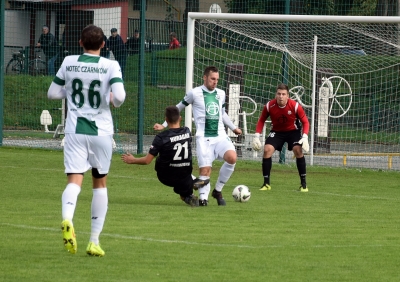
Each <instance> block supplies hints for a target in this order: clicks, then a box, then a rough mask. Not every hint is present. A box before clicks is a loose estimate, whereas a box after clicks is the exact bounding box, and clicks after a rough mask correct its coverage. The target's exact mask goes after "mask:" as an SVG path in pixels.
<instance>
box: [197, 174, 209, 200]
mask: <svg viewBox="0 0 400 282" xmlns="http://www.w3.org/2000/svg"><path fill="white" fill-rule="evenodd" d="M199 179H201V180H206V179H210V177H208V176H204V175H200V176H199ZM210 190H211V185H210V183H208V184H207V185H204V186H203V187H201V188H199V199H200V200H208V195H209V194H210Z"/></svg>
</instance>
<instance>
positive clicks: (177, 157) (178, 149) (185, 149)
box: [174, 141, 189, 161]
mask: <svg viewBox="0 0 400 282" xmlns="http://www.w3.org/2000/svg"><path fill="white" fill-rule="evenodd" d="M182 148H183V159H187V158H188V157H189V152H188V142H187V141H186V142H185V143H184V144H183V145H182V144H181V143H176V144H175V146H174V150H176V153H175V156H174V161H180V160H182V157H181V152H182Z"/></svg>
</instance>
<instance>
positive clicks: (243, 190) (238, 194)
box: [232, 185, 251, 202]
mask: <svg viewBox="0 0 400 282" xmlns="http://www.w3.org/2000/svg"><path fill="white" fill-rule="evenodd" d="M250 196H251V192H250V189H249V187H247V186H246V185H238V186H236V187H235V188H234V189H233V192H232V197H233V199H234V200H235V202H247V201H248V200H250Z"/></svg>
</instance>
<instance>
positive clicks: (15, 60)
mask: <svg viewBox="0 0 400 282" xmlns="http://www.w3.org/2000/svg"><path fill="white" fill-rule="evenodd" d="M40 51H41V50H40V48H35V59H33V60H30V61H29V62H28V68H27V69H25V50H19V51H18V52H14V53H13V55H12V58H11V60H10V61H9V62H8V64H7V67H6V74H8V75H19V74H23V73H25V72H26V73H28V74H30V75H32V76H39V75H41V76H44V75H46V74H47V64H46V62H45V61H44V60H42V59H41V57H40V55H38V53H39V52H40Z"/></svg>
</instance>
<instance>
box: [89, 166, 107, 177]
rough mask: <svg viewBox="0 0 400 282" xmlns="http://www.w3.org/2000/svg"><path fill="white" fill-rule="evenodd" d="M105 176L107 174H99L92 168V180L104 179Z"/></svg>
mask: <svg viewBox="0 0 400 282" xmlns="http://www.w3.org/2000/svg"><path fill="white" fill-rule="evenodd" d="M106 175H107V173H106V174H100V173H99V171H98V170H97V168H92V176H93V177H94V178H96V179H99V178H103V177H105V176H106Z"/></svg>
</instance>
